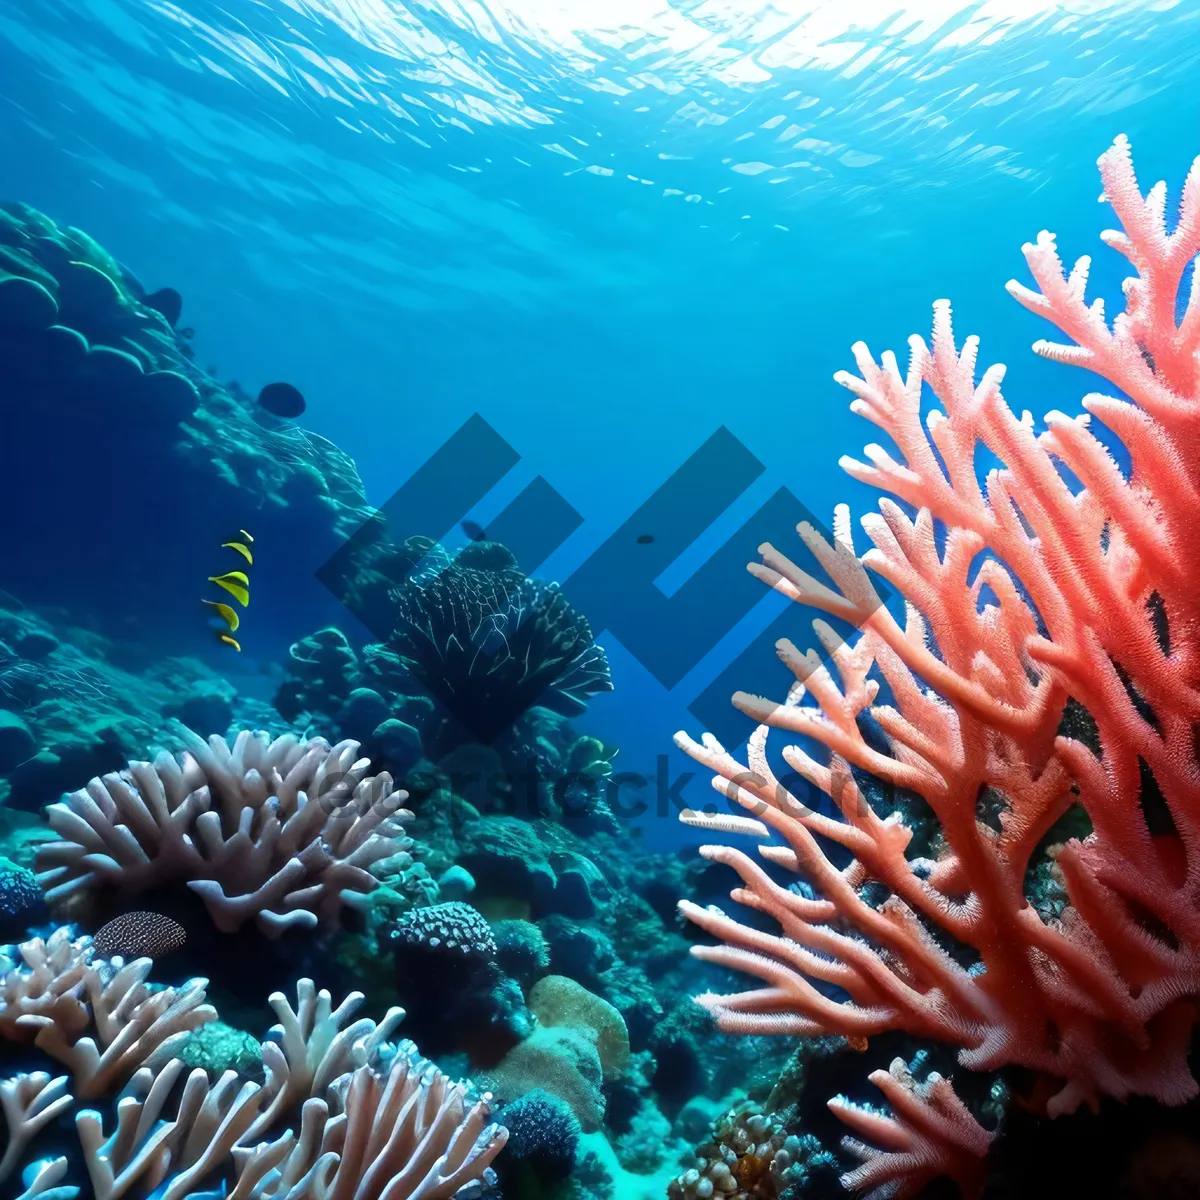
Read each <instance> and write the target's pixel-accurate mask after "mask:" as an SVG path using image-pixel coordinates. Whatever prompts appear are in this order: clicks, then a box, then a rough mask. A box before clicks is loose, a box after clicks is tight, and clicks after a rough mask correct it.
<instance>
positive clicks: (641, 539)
mask: <svg viewBox="0 0 1200 1200" xmlns="http://www.w3.org/2000/svg"><path fill="white" fill-rule="evenodd" d="M652 541H654V534H652V533H643V534H639V536H638V540H637V544H638V545H639V546H648V545H650V543H651V542H652Z"/></svg>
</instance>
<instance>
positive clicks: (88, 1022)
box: [0, 927, 507, 1200]
mask: <svg viewBox="0 0 1200 1200" xmlns="http://www.w3.org/2000/svg"><path fill="white" fill-rule="evenodd" d="M20 955H21V958H22V959H23V961H24V963H25V966H24V967H21V966H18V965H15V964H14V963H12V962H8V963H7V964H6V969H5V974H4V979H3V993H2V997H0V999H2V1003H0V1035H3V1036H4V1037H9V1038H14V1037H15V1038H20V1037H23V1036H25V1035H27V1033H28V1032H29V1031H33V1030H35V1031H36V1033H37V1045H38V1046H39V1047H40V1048H42V1049H43V1050H45V1051H46V1052H47V1053H49V1054H50V1055H51V1056H53V1057H55V1058H57V1059H59V1060H60V1061H62V1062H64V1063H65V1064H66V1065H67V1066H68V1068H69V1070H70V1071H71V1074H72V1075H73V1076H74V1080H73V1083H72V1084H71V1087H72V1088H73V1092H74V1095H72V1094H71V1093H70V1092H69V1091H68V1080H67V1077H65V1076H64V1077H61V1078H59V1079H54V1080H51V1079H50V1077H49V1075H47V1074H45V1073H44V1072H42V1073H38V1074H34V1075H21V1076H16V1077H14V1078H13V1079H10V1080H3V1081H0V1109H3V1111H4V1114H5V1117H6V1120H7V1124H8V1129H9V1147H8V1150H7V1151H6V1153H5V1155H4V1158H3V1159H2V1160H0V1178H2V1177H3V1176H4V1175H5V1174H7V1173H9V1172H11V1171H12V1170H13V1169H14V1168H15V1166H16V1164H17V1163H18V1161H19V1160H20V1158H21V1156H22V1155H23V1154H24V1152H25V1150H26V1148H27V1147H28V1145H29V1143H30V1142H31V1141H32V1139H33V1137H34V1136H35V1135H36V1134H37V1133H38V1132H39V1131H40V1130H41V1129H42V1128H44V1127H45V1126H46V1125H47V1124H48V1123H49V1122H50V1121H51V1120H53V1119H54V1118H55V1117H57V1116H58V1115H60V1114H61V1113H62V1112H63V1111H64V1110H65V1109H66V1108H67V1107H69V1106H70V1104H71V1103H72V1102H73V1099H74V1098H76V1097H80V1098H83V1097H99V1096H102V1095H106V1094H109V1093H111V1092H112V1091H114V1090H115V1089H116V1088H117V1087H118V1086H119V1085H120V1083H121V1082H122V1081H123V1080H124V1081H127V1082H126V1085H125V1088H124V1091H123V1092H122V1093H121V1096H120V1098H119V1099H118V1101H117V1105H116V1126H115V1128H114V1129H113V1130H112V1131H111V1132H109V1133H106V1132H105V1129H104V1122H103V1118H102V1117H101V1115H100V1113H98V1112H96V1111H93V1110H91V1109H84V1110H82V1111H80V1112H78V1113H77V1114H76V1117H75V1126H76V1131H77V1133H78V1136H79V1141H80V1145H81V1147H82V1150H83V1157H84V1161H85V1163H86V1165H87V1170H88V1175H89V1179H90V1182H91V1188H92V1191H91V1194H92V1195H94V1196H95V1197H96V1198H97V1200H117V1198H118V1197H122V1196H143V1197H148V1196H150V1195H153V1196H155V1197H156V1198H157V1200H184V1198H185V1197H189V1196H193V1195H198V1194H199V1192H198V1188H199V1187H200V1185H201V1184H202V1183H204V1182H206V1181H208V1180H210V1179H214V1178H217V1177H221V1178H224V1179H226V1181H227V1182H228V1183H229V1185H230V1186H229V1189H228V1191H227V1193H226V1194H227V1196H228V1198H229V1200H268V1198H279V1200H283V1198H284V1197H286V1198H287V1200H330V1198H332V1197H339V1196H343V1195H354V1196H356V1197H359V1198H360V1200H382V1198H383V1197H386V1198H387V1200H449V1198H450V1197H452V1196H455V1195H456V1194H457V1193H459V1191H460V1190H461V1189H462V1188H463V1187H465V1186H466V1185H468V1184H471V1183H473V1182H475V1181H479V1180H481V1179H482V1178H483V1177H484V1176H485V1172H487V1170H488V1167H489V1164H490V1163H491V1161H492V1160H493V1159H494V1158H495V1156H496V1155H497V1154H498V1153H499V1152H500V1150H501V1149H502V1148H503V1146H504V1142H505V1139H506V1137H507V1133H506V1131H505V1130H504V1129H503V1128H502V1127H501V1126H499V1125H497V1124H496V1123H494V1122H492V1121H491V1109H490V1104H489V1100H490V1098H489V1097H488V1096H486V1095H484V1096H476V1095H474V1094H473V1093H472V1090H471V1088H470V1085H469V1084H461V1083H454V1082H452V1081H451V1080H449V1079H448V1078H447V1077H446V1076H445V1075H443V1074H442V1073H441V1072H440V1071H439V1070H438V1069H437V1068H436V1067H434V1066H433V1065H432V1064H430V1063H428V1062H426V1061H425V1060H424V1059H422V1058H421V1057H420V1055H419V1054H418V1053H417V1051H416V1048H415V1047H414V1046H413V1045H412V1043H410V1042H400V1043H398V1044H393V1043H392V1042H390V1041H389V1040H388V1039H389V1037H390V1035H391V1034H392V1032H393V1031H394V1030H395V1028H396V1026H397V1024H398V1023H399V1022H400V1020H401V1019H402V1018H403V1016H404V1013H403V1010H401V1009H392V1010H391V1011H389V1012H388V1013H387V1015H386V1016H385V1017H384V1019H383V1021H382V1022H380V1023H378V1024H377V1023H376V1022H375V1021H372V1020H370V1019H368V1018H360V1019H359V1020H352V1017H353V1014H354V1012H355V1010H356V1009H357V1007H358V1006H359V1004H360V1003H361V1002H362V999H363V997H362V995H361V994H359V993H353V994H352V995H350V996H349V997H347V998H346V1000H345V1001H343V1002H342V1003H341V1004H340V1005H338V1006H337V1007H336V1008H335V1007H334V1005H333V1003H332V1000H331V997H330V995H329V993H328V992H326V991H320V992H318V991H317V989H316V988H315V987H314V985H313V984H312V982H311V981H310V980H307V979H302V980H300V981H299V983H298V985H297V1002H296V1005H295V1006H294V1007H293V1005H292V1004H291V1003H290V1002H289V1001H288V1000H287V998H286V997H284V996H283V995H282V994H281V993H276V994H274V995H272V996H271V997H270V1003H271V1005H272V1007H273V1008H274V1010H275V1012H276V1015H277V1016H278V1017H279V1018H280V1020H279V1024H277V1025H276V1026H274V1027H273V1028H272V1030H271V1031H270V1033H269V1034H268V1038H267V1040H266V1041H265V1042H263V1044H262V1061H263V1064H264V1067H265V1082H264V1083H262V1084H259V1083H256V1082H253V1081H250V1080H244V1079H242V1078H241V1077H240V1076H239V1075H238V1073H237V1072H236V1071H233V1070H227V1071H225V1072H223V1073H221V1074H220V1077H219V1078H217V1079H216V1081H215V1082H213V1081H212V1080H210V1078H209V1074H208V1073H207V1072H206V1071H205V1070H204V1069H203V1068H199V1067H198V1068H195V1069H194V1070H191V1071H188V1070H187V1068H186V1066H185V1064H184V1063H183V1062H182V1061H181V1060H180V1059H179V1058H177V1057H174V1056H173V1051H174V1050H175V1049H176V1048H178V1047H179V1044H180V1042H181V1040H182V1039H183V1038H184V1037H186V1035H187V1033H188V1031H190V1030H192V1029H195V1028H197V1027H198V1026H199V1025H201V1024H203V1023H204V1022H205V1021H211V1020H214V1019H215V1017H216V1014H215V1012H214V1011H213V1010H212V1009H211V1008H209V1007H208V1006H207V1005H203V1004H201V1003H200V1001H202V1000H203V998H204V990H203V982H204V981H201V980H197V981H193V983H192V984H189V985H187V986H186V987H185V988H183V989H178V990H177V989H174V988H166V989H162V990H159V991H153V992H148V989H147V987H146V983H145V976H146V973H147V972H148V970H149V968H150V966H151V963H150V960H149V959H140V960H137V961H135V962H132V963H128V964H126V963H123V962H122V960H121V959H119V958H117V959H113V960H107V959H102V958H99V957H96V956H94V950H93V946H92V943H91V939H90V938H87V937H86V936H85V937H81V938H74V939H73V938H71V936H70V931H69V930H68V929H67V928H66V927H63V928H61V929H58V930H56V931H55V932H54V933H53V934H52V935H51V936H50V937H49V938H48V939H46V940H44V941H43V940H42V939H37V938H35V939H32V940H31V941H30V942H27V943H25V944H24V945H22V946H21V947H20ZM90 1027H94V1030H95V1033H96V1037H97V1038H98V1039H99V1042H100V1044H101V1046H103V1047H104V1049H103V1052H98V1051H97V1046H96V1043H95V1041H94V1040H93V1039H92V1038H91V1037H85V1036H80V1035H81V1033H82V1032H83V1031H84V1030H86V1029H88V1028H90ZM297 1116H298V1119H299V1131H298V1133H297V1131H296V1130H295V1129H292V1128H288V1124H289V1122H292V1121H295V1120H296V1118H297ZM273 1133H275V1134H277V1135H278V1136H276V1137H275V1138H274V1140H264V1139H267V1138H268V1137H269V1135H271V1134H273ZM66 1170H67V1160H66V1159H58V1160H54V1161H53V1162H50V1163H46V1164H44V1165H43V1166H42V1168H41V1170H40V1171H38V1172H37V1174H36V1178H35V1180H34V1181H33V1183H31V1185H30V1190H29V1191H28V1192H27V1193H26V1194H27V1195H29V1196H33V1195H42V1194H44V1195H46V1196H47V1197H51V1196H52V1197H54V1198H55V1200H69V1198H70V1197H72V1196H74V1195H76V1194H77V1193H78V1189H77V1188H74V1187H71V1186H64V1187H62V1188H58V1189H57V1190H56V1187H57V1185H58V1184H59V1181H60V1180H61V1179H62V1178H63V1176H64V1174H65V1172H66Z"/></svg>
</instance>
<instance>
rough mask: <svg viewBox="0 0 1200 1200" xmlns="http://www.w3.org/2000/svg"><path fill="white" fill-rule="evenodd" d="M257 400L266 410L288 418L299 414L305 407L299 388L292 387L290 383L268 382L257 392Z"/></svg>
mask: <svg viewBox="0 0 1200 1200" xmlns="http://www.w3.org/2000/svg"><path fill="white" fill-rule="evenodd" d="M258 402H259V404H261V405H262V406H263V408H265V409H266V410H267V412H269V413H272V414H273V415H274V416H277V417H287V418H288V419H289V420H290V419H292V418H294V417H298V416H300V414H301V413H302V412H304V410H305V408H306V407H307V405H306V404H305V403H304V397H303V396H302V395H301V394H300V389H299V388H294V387H292V385H291V384H290V383H268V384H267V386H266V387H265V388H263V390H262V391H261V392H259V393H258Z"/></svg>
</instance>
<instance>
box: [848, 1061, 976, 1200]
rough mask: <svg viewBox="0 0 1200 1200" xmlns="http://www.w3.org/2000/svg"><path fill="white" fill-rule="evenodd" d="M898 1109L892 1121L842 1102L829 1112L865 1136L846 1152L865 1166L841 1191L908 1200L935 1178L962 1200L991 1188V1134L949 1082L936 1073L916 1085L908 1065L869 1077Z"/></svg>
mask: <svg viewBox="0 0 1200 1200" xmlns="http://www.w3.org/2000/svg"><path fill="white" fill-rule="evenodd" d="M869 1078H870V1080H871V1082H872V1083H873V1084H875V1086H876V1087H877V1088H879V1090H880V1091H881V1092H883V1094H884V1096H885V1097H886V1098H887V1101H888V1103H889V1104H890V1105H891V1108H892V1113H893V1115H892V1116H890V1117H889V1116H886V1115H885V1114H883V1113H879V1112H876V1111H875V1110H874V1109H870V1108H867V1107H866V1106H864V1105H859V1104H853V1103H851V1102H850V1101H849V1100H847V1099H845V1098H844V1097H841V1096H837V1097H835V1098H834V1099H832V1100H830V1101H829V1107H830V1108H831V1109H832V1110H833V1111H834V1112H835V1113H837V1115H838V1116H839V1117H841V1119H842V1120H843V1121H845V1123H846V1124H847V1125H848V1126H850V1128H851V1129H853V1130H854V1132H855V1133H857V1134H858V1135H859V1137H862V1138H866V1139H868V1141H869V1142H871V1143H874V1145H868V1144H866V1143H864V1142H862V1141H860V1140H858V1138H852V1137H848V1138H845V1139H844V1140H843V1145H844V1146H845V1147H846V1149H847V1150H849V1151H850V1153H852V1154H853V1155H854V1156H855V1157H856V1158H859V1159H861V1160H862V1165H861V1166H859V1167H856V1168H855V1169H854V1170H853V1171H850V1172H849V1173H848V1174H846V1175H843V1176H842V1185H843V1186H844V1187H846V1188H850V1189H851V1190H853V1191H866V1189H868V1188H869V1189H870V1191H868V1192H867V1194H866V1196H865V1200H908V1198H909V1197H911V1196H916V1195H919V1194H920V1192H921V1189H922V1188H924V1187H925V1186H926V1184H929V1183H932V1182H933V1180H935V1179H940V1178H946V1179H953V1180H954V1182H955V1183H957V1184H958V1186H959V1190H960V1192H961V1194H962V1195H963V1196H975V1195H978V1194H979V1192H980V1191H982V1189H983V1185H984V1183H985V1182H986V1176H987V1171H986V1167H985V1165H984V1158H985V1156H986V1155H987V1150H988V1146H989V1144H990V1143H991V1140H992V1137H993V1135H992V1134H990V1133H989V1132H988V1131H987V1130H986V1129H984V1128H983V1126H982V1125H980V1124H979V1122H978V1121H976V1120H975V1118H974V1117H973V1116H972V1115H971V1111H970V1109H968V1108H967V1106H966V1105H965V1104H964V1103H963V1102H962V1101H961V1100H960V1099H959V1098H958V1096H957V1095H955V1093H954V1088H953V1087H952V1086H951V1084H950V1081H949V1080H948V1079H943V1078H942V1077H941V1076H940V1075H938V1074H937V1072H931V1073H930V1075H929V1077H928V1079H926V1080H925V1082H924V1083H917V1082H916V1081H915V1080H914V1079H913V1077H912V1073H911V1072H910V1071H909V1069H908V1067H907V1066H906V1065H905V1062H904V1059H902V1058H896V1059H893V1060H892V1065H891V1068H890V1069H889V1070H887V1071H872V1072H871V1074H870V1076H869Z"/></svg>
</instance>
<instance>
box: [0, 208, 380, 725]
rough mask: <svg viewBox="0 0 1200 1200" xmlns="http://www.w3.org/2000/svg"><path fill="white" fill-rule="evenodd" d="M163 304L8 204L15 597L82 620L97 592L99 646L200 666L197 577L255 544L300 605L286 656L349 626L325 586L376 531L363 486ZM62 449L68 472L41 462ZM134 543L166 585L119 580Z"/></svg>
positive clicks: (290, 619)
mask: <svg viewBox="0 0 1200 1200" xmlns="http://www.w3.org/2000/svg"><path fill="white" fill-rule="evenodd" d="M157 295H160V294H159V293H155V294H153V295H152V294H148V293H147V291H146V289H145V288H144V287H142V285H141V284H140V283H139V282H138V281H137V280H136V279H135V278H134V277H133V275H132V274H131V273H130V272H129V271H128V270H126V269H124V268H123V267H122V266H120V265H119V264H118V263H117V262H116V261H115V260H114V259H113V258H112V257H111V256H110V255H109V254H108V253H106V252H105V251H104V250H103V249H102V248H101V247H100V246H98V245H97V244H96V243H95V242H94V241H93V240H92V239H91V238H89V237H88V236H87V235H86V234H85V233H83V232H82V231H80V230H78V229H72V228H65V229H64V228H60V227H59V226H57V225H55V224H54V222H53V221H51V220H50V219H49V218H47V217H45V216H43V215H42V214H41V213H38V212H36V211H34V210H33V209H31V208H29V207H28V206H26V205H21V204H5V205H2V206H0V381H2V382H0V395H2V396H3V412H4V419H5V438H4V454H3V459H2V466H3V470H0V496H2V497H3V500H4V502H5V504H6V506H7V508H8V511H11V512H16V511H20V512H22V513H23V514H24V516H23V519H22V520H21V521H20V522H19V524H18V525H14V526H13V527H12V528H11V529H10V530H9V535H8V536H7V538H6V541H5V564H4V567H5V573H6V574H5V578H4V580H3V581H0V582H2V583H3V584H4V586H7V587H9V588H19V590H20V593H21V598H22V599H23V600H24V601H25V602H26V603H28V604H32V605H60V606H65V607H68V608H75V609H76V610H78V606H79V605H80V602H81V590H80V580H86V581H87V586H86V588H84V589H83V591H82V596H83V597H84V598H85V601H84V602H85V603H86V606H87V616H88V618H89V620H90V621H92V622H93V623H94V625H95V627H96V629H97V630H98V631H99V632H101V633H104V634H106V635H108V636H117V635H121V634H129V633H132V632H134V631H136V636H137V638H138V641H139V643H140V645H141V647H142V649H143V651H144V650H145V649H147V648H149V647H155V648H157V649H159V650H160V651H163V652H165V653H168V654H171V653H175V654H178V653H180V652H181V651H182V652H190V651H194V650H199V649H201V648H202V647H207V646H208V644H209V643H208V636H207V630H206V628H205V626H204V624H203V622H202V621H201V620H199V619H198V618H197V617H196V615H195V613H196V607H197V587H198V584H199V583H200V582H201V581H202V580H203V577H204V576H205V575H207V574H208V572H207V571H202V570H201V569H200V567H199V566H198V564H200V563H202V562H203V561H204V558H205V555H206V554H207V553H208V552H210V550H211V547H212V546H213V545H214V544H219V543H220V542H221V541H223V540H225V539H226V538H227V537H228V536H229V535H230V534H231V533H232V532H234V531H235V530H237V529H239V528H251V529H252V532H253V533H254V535H255V537H256V538H257V539H258V543H259V545H260V546H262V547H263V548H264V550H266V549H267V548H268V547H269V548H271V549H270V550H269V551H268V552H266V553H264V554H263V555H262V556H261V561H260V563H259V566H258V567H257V568H256V570H257V576H256V583H257V585H258V587H259V588H260V589H261V590H262V591H263V592H264V593H267V594H271V595H274V596H278V597H281V598H286V603H281V604H278V605H276V609H275V613H274V620H273V621H272V623H271V625H270V626H259V627H257V628H256V629H255V631H254V637H253V643H252V644H253V647H254V649H255V651H256V652H263V653H269V652H279V653H282V651H283V650H284V648H285V647H286V646H287V644H288V643H289V642H290V641H292V640H294V638H295V637H296V636H297V635H298V634H299V633H300V632H302V631H303V630H305V629H311V628H314V627H315V626H317V625H319V624H321V623H322V622H323V621H327V620H329V619H332V618H333V617H334V616H336V615H337V613H339V612H340V611H341V610H340V609H339V607H338V605H337V602H336V601H335V600H334V599H333V598H332V597H331V596H330V595H329V594H328V592H327V591H326V590H325V589H324V588H323V587H322V586H321V585H320V584H319V583H318V582H317V580H316V579H315V572H316V570H317V568H318V567H319V566H321V564H322V563H324V562H325V561H326V560H327V559H328V558H329V557H330V556H331V555H332V554H333V553H334V552H335V551H336V550H338V549H339V548H340V547H341V546H342V545H343V544H344V542H345V540H346V538H348V537H349V536H350V535H351V534H352V533H354V532H355V530H357V529H358V528H359V526H360V525H362V524H363V523H364V522H366V521H367V519H368V518H369V516H370V509H369V508H368V507H367V505H366V503H365V501H364V498H363V492H362V485H361V483H360V481H359V479H358V476H357V474H356V472H355V470H354V467H353V464H352V463H351V461H350V460H349V459H348V458H347V457H346V456H345V455H344V454H342V453H341V452H340V451H339V450H337V448H336V447H334V446H332V445H331V444H330V443H329V442H327V441H325V440H324V439H322V438H319V437H317V436H316V435H314V434H311V433H306V432H305V431H303V430H301V429H299V428H297V427H295V426H292V425H289V424H287V423H285V422H281V421H279V420H278V419H276V418H274V417H271V416H270V415H269V414H266V413H265V412H264V411H263V410H262V409H260V408H258V406H256V404H255V402H254V400H253V399H252V398H251V397H250V396H248V395H246V394H245V393H244V392H242V391H241V389H239V388H238V387H237V386H236V385H234V384H231V385H228V386H225V385H222V384H221V383H219V382H218V381H217V380H215V379H214V378H213V377H212V374H211V373H210V372H206V371H203V370H201V369H199V368H198V367H197V366H196V364H195V362H194V360H193V353H192V349H191V347H190V345H189V344H188V342H187V339H186V337H185V336H183V334H182V333H181V332H179V331H177V330H175V329H173V328H172V327H171V324H170V322H169V320H168V319H167V318H166V317H164V315H163V313H162V311H161V310H160V309H159V308H156V307H155V304H154V303H152V301H154V300H155V296H157ZM156 303H161V300H159V301H156ZM168 311H170V309H169V306H168ZM64 428H67V429H69V430H70V436H69V437H67V436H63V430H64ZM47 445H53V446H54V447H55V470H54V471H53V472H47V471H46V470H45V469H44V464H43V456H42V455H41V454H40V453H34V452H31V450H30V447H40V446H47ZM97 463H103V464H104V465H105V470H104V485H103V486H102V487H99V486H96V484H95V477H96V474H95V473H96V469H97V466H96V465H97ZM135 529H136V531H137V544H138V547H139V554H140V555H141V559H142V561H143V562H146V563H149V562H153V564H154V569H153V570H147V571H143V572H142V573H141V575H140V579H139V584H138V586H137V587H136V588H131V587H130V586H129V575H128V572H127V571H126V570H123V569H122V570H116V569H114V564H117V563H124V562H126V561H127V560H128V557H129V537H130V531H131V530H135ZM47 546H54V547H55V554H54V555H53V556H52V557H48V556H47V555H46V552H45V548H46V547H47ZM284 547H286V550H284V549H283V548H284ZM56 564H61V566H60V567H58V568H57V569H56V567H55V565H56ZM18 581H19V583H18ZM189 628H190V629H192V630H194V633H193V634H192V635H191V636H192V638H194V640H192V641H189V640H188V634H187V633H186V632H185V631H186V630H188V629H189ZM276 639H279V640H278V643H276ZM247 644H248V646H249V645H250V644H251V643H250V642H248V643H247ZM221 732H223V730H222V731H221Z"/></svg>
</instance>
